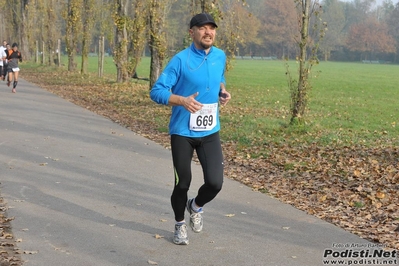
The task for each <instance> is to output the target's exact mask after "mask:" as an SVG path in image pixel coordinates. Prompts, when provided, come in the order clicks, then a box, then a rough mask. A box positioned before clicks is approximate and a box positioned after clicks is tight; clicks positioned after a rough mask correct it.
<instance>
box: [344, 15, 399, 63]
mask: <svg viewBox="0 0 399 266" xmlns="http://www.w3.org/2000/svg"><path fill="white" fill-rule="evenodd" d="M346 43H347V47H348V48H349V49H350V50H351V51H358V52H361V53H362V59H369V60H371V59H373V56H374V55H375V54H376V53H377V52H381V53H394V52H396V48H395V40H394V39H393V37H392V36H391V35H389V34H388V27H387V25H386V24H385V23H381V22H378V21H377V20H376V19H375V18H374V17H369V18H368V19H367V21H365V22H363V23H358V24H355V25H353V26H351V28H350V29H349V33H348V38H347V40H346Z"/></svg>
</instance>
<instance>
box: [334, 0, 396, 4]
mask: <svg viewBox="0 0 399 266" xmlns="http://www.w3.org/2000/svg"><path fill="white" fill-rule="evenodd" d="M342 1H344V2H352V0H342ZM398 1H399V0H393V1H392V2H393V3H394V4H396V3H397V2H398ZM383 2H384V0H377V1H376V3H377V5H381V4H382V3H383Z"/></svg>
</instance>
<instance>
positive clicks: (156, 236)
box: [154, 234, 164, 239]
mask: <svg viewBox="0 0 399 266" xmlns="http://www.w3.org/2000/svg"><path fill="white" fill-rule="evenodd" d="M154 237H155V238H156V239H161V238H164V236H161V235H158V234H155V236H154Z"/></svg>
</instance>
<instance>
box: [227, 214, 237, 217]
mask: <svg viewBox="0 0 399 266" xmlns="http://www.w3.org/2000/svg"><path fill="white" fill-rule="evenodd" d="M225 216H226V217H234V216H235V214H233V213H230V214H226V215H225Z"/></svg>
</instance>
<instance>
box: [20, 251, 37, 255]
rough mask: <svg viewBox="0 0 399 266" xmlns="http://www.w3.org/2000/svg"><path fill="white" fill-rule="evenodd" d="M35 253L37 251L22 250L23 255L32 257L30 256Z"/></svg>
mask: <svg viewBox="0 0 399 266" xmlns="http://www.w3.org/2000/svg"><path fill="white" fill-rule="evenodd" d="M37 253H39V251H37V250H24V254H29V255H32V254H37Z"/></svg>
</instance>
